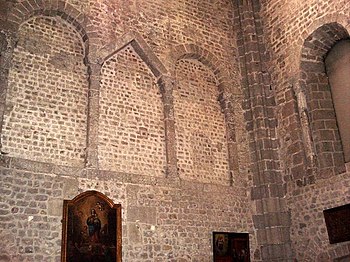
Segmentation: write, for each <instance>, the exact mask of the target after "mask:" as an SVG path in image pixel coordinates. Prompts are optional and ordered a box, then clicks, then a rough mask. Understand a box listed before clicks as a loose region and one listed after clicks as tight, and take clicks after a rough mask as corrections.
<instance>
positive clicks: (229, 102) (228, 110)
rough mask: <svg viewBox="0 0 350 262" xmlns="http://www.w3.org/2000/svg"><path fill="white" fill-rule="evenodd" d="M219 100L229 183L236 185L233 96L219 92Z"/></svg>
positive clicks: (236, 161)
mask: <svg viewBox="0 0 350 262" xmlns="http://www.w3.org/2000/svg"><path fill="white" fill-rule="evenodd" d="M219 102H220V105H221V108H222V109H223V112H224V115H225V122H226V135H227V147H228V148H227V150H228V165H229V172H230V185H233V184H235V185H237V184H236V182H237V183H239V182H240V181H235V180H234V178H235V177H238V176H237V174H238V172H239V168H238V167H239V164H238V148H237V141H236V127H235V117H234V108H233V103H234V101H233V98H232V96H226V97H225V96H224V95H223V94H221V95H220V96H219Z"/></svg>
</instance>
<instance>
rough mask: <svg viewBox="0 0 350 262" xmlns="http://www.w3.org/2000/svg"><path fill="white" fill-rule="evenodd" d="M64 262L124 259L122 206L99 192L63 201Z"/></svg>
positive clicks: (88, 192) (101, 261) (106, 261)
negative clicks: (122, 257)
mask: <svg viewBox="0 0 350 262" xmlns="http://www.w3.org/2000/svg"><path fill="white" fill-rule="evenodd" d="M62 226H63V228H62V258H61V261H62V262H121V254H122V252H121V247H122V246H121V240H122V235H121V230H122V225H121V205H117V204H114V203H113V201H112V200H110V199H109V198H107V197H106V196H105V195H103V194H102V193H100V192H97V191H87V192H84V193H82V194H80V195H78V196H76V197H75V198H74V199H73V200H64V203H63V220H62Z"/></svg>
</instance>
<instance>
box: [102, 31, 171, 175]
mask: <svg viewBox="0 0 350 262" xmlns="http://www.w3.org/2000/svg"><path fill="white" fill-rule="evenodd" d="M96 61H100V63H101V64H102V67H101V74H100V82H101V84H100V95H99V97H100V100H99V108H100V114H99V125H98V126H99V130H98V134H99V135H98V136H99V142H98V152H99V153H98V155H99V159H98V160H99V166H100V168H101V169H104V170H113V171H118V172H125V173H134V174H139V175H148V176H164V174H165V173H166V172H167V171H168V170H169V166H171V165H172V166H176V164H175V163H172V162H171V160H172V159H174V158H173V157H171V156H172V154H173V153H172V152H173V145H172V142H173V140H172V139H169V137H171V136H172V135H171V131H170V132H169V129H173V128H172V127H171V126H173V123H172V121H171V120H170V118H171V116H169V114H170V112H169V103H168V98H167V97H168V93H167V92H166V91H165V90H167V89H168V85H169V81H168V80H167V78H168V76H167V75H166V74H167V70H166V68H165V67H164V65H163V64H162V63H161V61H160V60H159V59H158V58H157V57H156V56H155V54H154V53H153V52H152V50H151V49H150V47H149V46H148V45H147V43H146V42H145V41H144V40H143V39H142V37H141V36H140V35H139V34H137V33H134V32H131V33H127V34H125V35H124V36H123V37H121V39H120V41H118V42H117V43H111V44H110V45H108V46H106V47H104V48H103V49H101V50H100V51H99V57H97V58H96Z"/></svg>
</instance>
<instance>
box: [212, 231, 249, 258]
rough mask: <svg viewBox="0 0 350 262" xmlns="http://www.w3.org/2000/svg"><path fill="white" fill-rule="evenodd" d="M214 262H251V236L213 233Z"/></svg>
mask: <svg viewBox="0 0 350 262" xmlns="http://www.w3.org/2000/svg"><path fill="white" fill-rule="evenodd" d="M213 251H214V262H249V261H250V252H249V234H248V233H232V232H214V233H213Z"/></svg>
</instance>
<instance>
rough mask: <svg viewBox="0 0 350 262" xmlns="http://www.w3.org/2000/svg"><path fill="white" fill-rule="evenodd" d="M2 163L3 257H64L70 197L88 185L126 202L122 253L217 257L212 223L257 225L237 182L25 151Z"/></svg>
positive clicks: (152, 257)
mask: <svg viewBox="0 0 350 262" xmlns="http://www.w3.org/2000/svg"><path fill="white" fill-rule="evenodd" d="M1 164H2V167H1V170H0V171H1V177H0V178H1V185H2V186H1V211H0V212H1V213H0V216H1V220H0V226H1V228H2V231H1V238H2V239H4V240H5V241H2V242H1V244H0V248H1V250H2V254H1V256H0V258H1V259H2V261H21V260H22V261H58V260H59V259H60V251H61V230H62V228H61V219H62V205H63V199H72V198H73V197H75V196H76V195H78V194H79V193H81V192H84V191H86V190H97V191H99V192H101V193H104V194H106V196H108V197H109V198H110V199H112V200H113V201H114V203H120V204H121V205H122V223H123V239H122V241H123V261H211V260H212V232H213V231H234V232H247V229H249V230H248V232H249V233H253V232H252V227H251V222H250V220H249V217H250V209H251V207H250V204H249V201H248V199H247V197H246V191H245V189H242V188H237V187H235V186H233V187H227V186H220V185H210V184H203V183H197V182H189V181H188V182H186V181H184V180H179V179H175V180H174V179H168V178H156V179H155V178H151V177H148V178H147V176H140V175H136V174H134V175H130V174H128V173H116V172H111V171H100V172H98V173H96V172H91V171H88V170H84V169H77V168H69V167H66V168H63V167H62V166H57V165H52V164H47V163H39V162H32V161H28V160H23V159H22V160H20V159H18V158H15V159H11V158H7V157H3V158H2V163H1ZM233 195H234V196H236V197H234V198H233V197H232V196H233ZM223 199H226V200H227V201H223ZM251 236H253V235H251ZM250 241H251V245H252V246H254V245H255V239H254V237H251V239H250Z"/></svg>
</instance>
